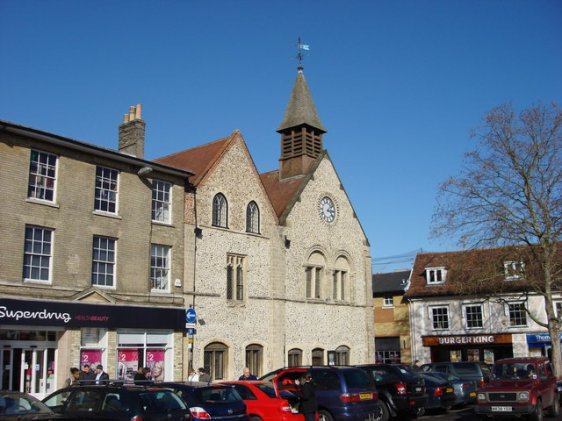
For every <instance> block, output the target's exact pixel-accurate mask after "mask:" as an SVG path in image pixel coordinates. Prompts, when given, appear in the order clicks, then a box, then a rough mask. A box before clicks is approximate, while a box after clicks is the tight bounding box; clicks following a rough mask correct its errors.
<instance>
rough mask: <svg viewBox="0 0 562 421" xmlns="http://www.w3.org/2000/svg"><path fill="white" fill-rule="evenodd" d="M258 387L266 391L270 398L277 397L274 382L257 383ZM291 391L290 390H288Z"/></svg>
mask: <svg viewBox="0 0 562 421" xmlns="http://www.w3.org/2000/svg"><path fill="white" fill-rule="evenodd" d="M256 387H257V388H258V389H260V390H261V391H262V392H263V393H265V394H266V395H267V396H269V397H270V398H276V397H277V396H275V389H274V388H273V384H271V383H263V384H256ZM288 393H290V392H288Z"/></svg>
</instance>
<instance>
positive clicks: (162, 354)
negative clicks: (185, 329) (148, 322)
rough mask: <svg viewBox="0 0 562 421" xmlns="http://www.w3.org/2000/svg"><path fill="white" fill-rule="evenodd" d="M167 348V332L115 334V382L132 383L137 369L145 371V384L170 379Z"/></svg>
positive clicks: (170, 364)
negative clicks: (119, 380) (146, 379)
mask: <svg viewBox="0 0 562 421" xmlns="http://www.w3.org/2000/svg"><path fill="white" fill-rule="evenodd" d="M171 344H172V332H170V331H149V332H146V331H118V332H117V364H116V367H117V378H119V379H122V380H125V382H127V383H132V382H133V378H134V376H135V373H136V372H137V369H138V368H139V367H146V368H148V370H149V373H148V375H147V377H148V379H149V380H153V381H154V382H163V381H164V380H167V379H171V378H172V375H171V369H172V361H170V360H171V358H172V353H171V348H172V346H171ZM168 354H169V358H168ZM168 372H169V374H168Z"/></svg>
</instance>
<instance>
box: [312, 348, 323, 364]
mask: <svg viewBox="0 0 562 421" xmlns="http://www.w3.org/2000/svg"><path fill="white" fill-rule="evenodd" d="M312 365H324V350H323V349H322V348H314V349H313V350H312Z"/></svg>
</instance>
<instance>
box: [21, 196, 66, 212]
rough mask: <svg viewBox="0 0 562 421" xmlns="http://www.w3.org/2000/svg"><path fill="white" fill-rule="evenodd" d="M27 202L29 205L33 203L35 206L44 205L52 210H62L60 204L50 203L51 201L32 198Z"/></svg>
mask: <svg viewBox="0 0 562 421" xmlns="http://www.w3.org/2000/svg"><path fill="white" fill-rule="evenodd" d="M25 201H26V202H27V203H33V204H35V205H43V206H48V207H50V208H56V209H59V208H60V206H59V204H58V203H55V202H50V201H48V200H41V199H33V198H31V197H28V198H27V199H26V200H25Z"/></svg>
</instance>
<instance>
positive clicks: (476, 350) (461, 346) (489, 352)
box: [422, 333, 513, 364]
mask: <svg viewBox="0 0 562 421" xmlns="http://www.w3.org/2000/svg"><path fill="white" fill-rule="evenodd" d="M422 343H423V346H426V347H429V348H430V353H431V362H433V363H437V362H449V361H450V362H459V361H483V362H486V363H488V364H493V363H494V361H495V360H497V359H500V358H509V357H512V356H513V344H512V337H511V334H508V333H502V334H483V335H444V336H423V337H422Z"/></svg>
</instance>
